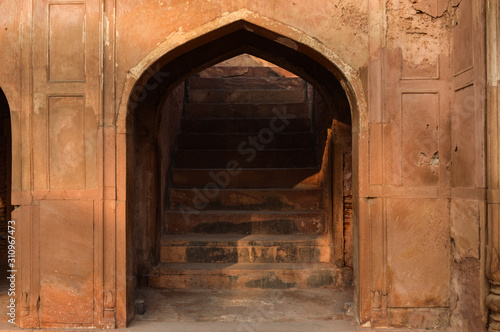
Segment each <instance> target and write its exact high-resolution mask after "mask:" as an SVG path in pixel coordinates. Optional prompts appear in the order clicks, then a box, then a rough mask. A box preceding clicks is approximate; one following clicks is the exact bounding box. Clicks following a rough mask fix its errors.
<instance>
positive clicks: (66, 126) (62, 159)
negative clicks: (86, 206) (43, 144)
mask: <svg viewBox="0 0 500 332" xmlns="http://www.w3.org/2000/svg"><path fill="white" fill-rule="evenodd" d="M48 107H49V150H50V153H49V173H50V176H49V183H50V189H52V190H54V189H59V190H77V189H85V182H86V181H85V142H84V141H85V140H84V137H85V136H84V135H85V118H84V115H85V98H84V97H83V96H75V97H71V96H64V97H55V96H54V97H49V100H48Z"/></svg>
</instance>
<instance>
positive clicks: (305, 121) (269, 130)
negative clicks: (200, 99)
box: [181, 118, 311, 138]
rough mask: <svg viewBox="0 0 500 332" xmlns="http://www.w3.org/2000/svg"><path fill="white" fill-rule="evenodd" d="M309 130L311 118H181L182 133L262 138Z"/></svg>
mask: <svg viewBox="0 0 500 332" xmlns="http://www.w3.org/2000/svg"><path fill="white" fill-rule="evenodd" d="M297 131H302V132H304V131H305V132H308V131H311V119H309V118H294V119H290V118H287V119H285V118H284V119H278V118H273V119H263V118H260V119H186V118H183V119H182V120H181V132H183V133H240V134H241V133H255V134H258V133H259V132H260V133H261V135H262V136H263V137H264V138H267V137H271V134H274V133H280V132H297Z"/></svg>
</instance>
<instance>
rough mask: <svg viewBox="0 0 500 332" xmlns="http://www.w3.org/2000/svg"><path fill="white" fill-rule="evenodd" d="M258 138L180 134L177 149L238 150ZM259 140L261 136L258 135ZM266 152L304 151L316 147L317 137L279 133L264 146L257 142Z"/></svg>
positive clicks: (305, 134)
mask: <svg viewBox="0 0 500 332" xmlns="http://www.w3.org/2000/svg"><path fill="white" fill-rule="evenodd" d="M254 137H256V136H255V135H252V134H210V133H208V134H207V133H201V134H200V133H179V134H178V135H177V147H178V148H179V149H216V150H236V149H238V147H239V146H240V145H241V144H242V142H250V140H253V138H254ZM257 138H259V136H258V135H257ZM257 142H258V143H259V144H261V145H262V148H263V149H264V150H267V149H276V148H280V149H303V148H308V147H311V146H314V144H315V136H314V133H312V132H295V133H277V134H274V136H273V137H272V140H271V141H270V142H268V140H264V142H265V143H266V144H262V140H261V139H260V138H259V140H258V141H257Z"/></svg>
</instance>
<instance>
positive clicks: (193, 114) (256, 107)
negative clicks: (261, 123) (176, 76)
mask: <svg viewBox="0 0 500 332" xmlns="http://www.w3.org/2000/svg"><path fill="white" fill-rule="evenodd" d="M284 108H286V112H287V114H292V115H294V116H296V117H298V118H307V117H309V116H310V115H309V109H308V105H307V103H287V104H279V105H277V104H275V103H274V104H261V103H251V104H217V103H212V104H199V103H197V104H185V105H184V117H186V118H189V119H193V118H273V117H275V116H276V112H277V111H278V113H279V114H281V113H283V109H284Z"/></svg>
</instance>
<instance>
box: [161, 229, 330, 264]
mask: <svg viewBox="0 0 500 332" xmlns="http://www.w3.org/2000/svg"><path fill="white" fill-rule="evenodd" d="M329 260H330V246H329V242H328V238H327V237H326V236H325V235H248V236H246V235H220V234H216V235H212V234H203V235H181V234H179V235H165V236H163V237H162V240H161V251H160V261H161V262H163V263H301V262H302V263H327V262H329Z"/></svg>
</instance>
